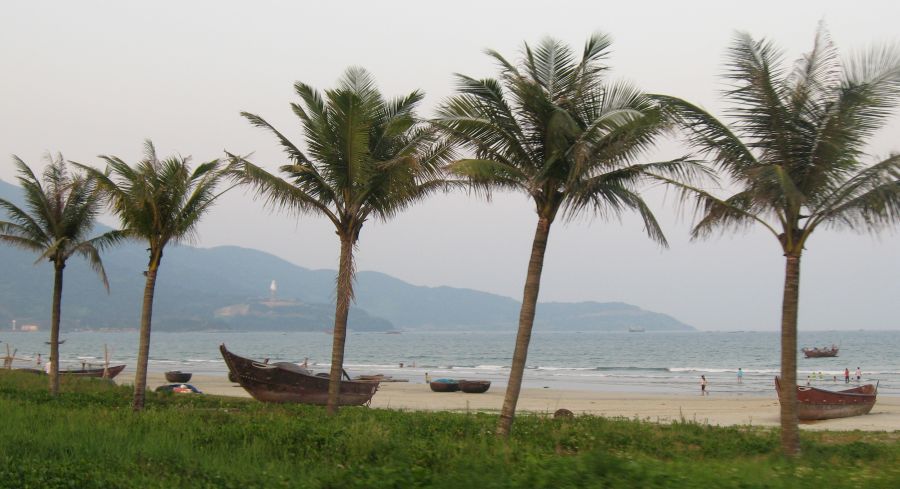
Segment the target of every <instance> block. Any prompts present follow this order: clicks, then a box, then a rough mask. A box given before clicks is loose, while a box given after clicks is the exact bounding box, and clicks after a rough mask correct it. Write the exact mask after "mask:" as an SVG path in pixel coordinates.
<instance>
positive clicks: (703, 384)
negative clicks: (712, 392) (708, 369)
mask: <svg viewBox="0 0 900 489" xmlns="http://www.w3.org/2000/svg"><path fill="white" fill-rule="evenodd" d="M706 383H707V382H706V376H705V375H701V376H700V395H701V396H708V395H709V393H707V392H706Z"/></svg>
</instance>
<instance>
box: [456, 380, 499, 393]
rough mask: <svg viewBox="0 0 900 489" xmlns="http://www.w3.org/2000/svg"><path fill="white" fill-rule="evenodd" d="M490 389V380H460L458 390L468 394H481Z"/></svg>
mask: <svg viewBox="0 0 900 489" xmlns="http://www.w3.org/2000/svg"><path fill="white" fill-rule="evenodd" d="M490 387H491V381H490V380H460V381H459V390H461V391H463V392H468V393H469V394H481V393H483V392H487V390H488V389H490Z"/></svg>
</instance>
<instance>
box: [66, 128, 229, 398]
mask: <svg viewBox="0 0 900 489" xmlns="http://www.w3.org/2000/svg"><path fill="white" fill-rule="evenodd" d="M144 148H145V151H144V159H143V160H141V161H139V162H138V163H137V164H135V165H134V166H129V165H128V163H125V162H124V161H122V160H121V159H120V158H117V157H115V156H105V155H101V156H100V158H101V159H103V160H104V161H106V164H107V171H105V172H101V171H99V170H97V169H94V168H91V167H87V166H83V165H79V166H81V167H82V168H84V169H85V170H87V171H88V173H89V174H90V175H91V176H93V177H94V178H95V179H96V180H97V183H98V187H99V188H100V190H101V191H102V192H103V193H104V194H105V196H106V198H107V199H108V201H109V207H110V209H111V210H112V212H113V213H114V214H115V215H116V216H118V218H119V221H120V222H121V224H122V230H121V233H122V235H123V236H124V237H126V238H129V239H133V240H140V241H146V243H147V245H148V248H147V251H148V252H149V263H148V264H147V270H146V271H145V272H144V275H145V276H146V277H147V281H146V285H145V286H144V302H143V307H142V310H141V333H140V345H139V347H138V363H137V373H136V374H135V378H134V400H133V402H132V408H133V409H134V410H135V411H140V410H142V409H143V408H144V394H145V390H146V387H147V361H148V359H149V356H150V326H151V317H152V314H153V295H154V292H155V290H156V279H157V275H158V273H159V267H160V264H161V263H162V258H163V250H164V249H165V247H166V245H168V244H171V243H175V244H177V243H181V242H187V241H190V240H191V239H193V238H194V237H195V235H196V231H197V225H198V224H199V222H200V219H201V218H202V217H203V216H204V215H205V214H206V212H207V211H209V209H210V208H211V207H212V205H213V204H214V203H215V201H216V199H217V198H218V197H219V196H220V195H222V193H224V192H219V193H217V187H218V185H219V183H220V182H221V181H222V179H223V178H224V177H225V175H226V174H227V171H228V167H227V166H224V165H222V163H221V162H220V161H219V160H212V161H209V162H206V163H203V164H201V165H198V166H197V168H195V169H194V170H193V171H191V168H190V158H185V157H181V156H171V157H169V158H166V159H164V160H160V159H159V158H158V157H157V156H156V149H155V148H154V147H153V143H152V142H151V141H149V140H148V141H146V143H145V146H144Z"/></svg>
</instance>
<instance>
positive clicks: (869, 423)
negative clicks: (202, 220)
mask: <svg viewBox="0 0 900 489" xmlns="http://www.w3.org/2000/svg"><path fill="white" fill-rule="evenodd" d="M131 381H132V379H130V378H128V376H126V377H125V378H123V379H120V382H122V383H130V382H131ZM190 383H191V384H192V385H193V386H195V387H197V388H198V389H200V390H202V391H203V392H204V393H206V394H211V395H219V396H233V397H250V396H249V394H247V392H246V391H245V390H244V389H242V388H241V387H239V386H237V385H236V384H232V383H231V382H229V381H228V379H227V378H226V377H225V376H224V375H222V376H210V375H199V376H194V377H193V378H192V379H191V382H190ZM147 384H148V387H149V388H150V389H155V388H156V387H157V386H159V385H163V384H168V382H166V380H165V378H164V377H163V375H162V374H161V373H151V374H150V375H149V377H148V379H147ZM504 393H505V385H501V386H497V385H494V386H491V389H490V390H489V391H488V392H486V393H484V394H466V393H462V392H452V393H439V392H432V391H431V389H429V387H428V385H427V384H424V383H406V382H396V383H393V382H388V383H382V384H381V386H380V388H379V390H378V393H377V394H375V397H374V398H373V399H372V404H371V407H372V408H376V409H400V410H416V411H467V410H468V411H482V412H499V410H500V408H501V407H502V405H503V395H504ZM560 408H565V409H568V410H570V411H572V412H573V413H575V414H576V415H577V414H590V415H595V416H604V417H614V418H616V417H617V418H629V419H642V420H647V421H653V422H662V423H668V422H672V421H678V420H681V419H684V420H687V421H695V422H698V423H704V424H710V425H720V426H733V425H752V426H778V416H779V414H778V413H779V410H778V400H777V399H776V398H775V396H774V393H773V395H771V396H756V395H733V394H732V395H725V394H720V395H716V394H715V393H712V394H711V395H709V396H706V397H701V396H700V395H699V394H698V395H696V396H679V395H665V394H661V395H655V394H637V393H621V392H616V393H604V392H594V391H579V390H558V389H522V392H521V395H520V397H519V403H518V410H519V411H528V412H533V413H543V414H552V413H553V412H554V411H556V410H557V409H560ZM801 428H802V429H807V430H838V431H845V430H864V431H896V430H900V398H897V397H883V396H882V397H879V398H878V402H876V403H875V407H874V408H873V409H872V412H871V413H869V414H868V415H866V416H856V417H852V418H841V419H831V420H825V421H815V422H809V423H801Z"/></svg>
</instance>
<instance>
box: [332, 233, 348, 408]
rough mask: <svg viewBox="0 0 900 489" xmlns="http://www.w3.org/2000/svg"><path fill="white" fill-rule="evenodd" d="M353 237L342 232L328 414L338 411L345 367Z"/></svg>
mask: <svg viewBox="0 0 900 489" xmlns="http://www.w3.org/2000/svg"><path fill="white" fill-rule="evenodd" d="M353 241H354V240H353V238H352V237H350V236H344V235H343V234H341V257H340V263H339V264H338V276H337V301H336V305H335V311H334V331H333V334H334V340H333V343H332V346H331V374H330V376H329V382H328V407H327V411H328V414H330V415H334V414H337V411H338V402H339V398H340V393H341V373H342V372H343V367H344V344H345V343H346V341H347V317H348V316H349V314H350V298H351V297H352V296H353Z"/></svg>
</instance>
